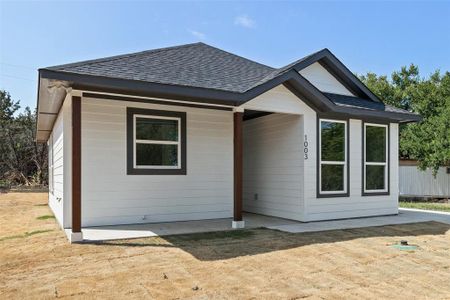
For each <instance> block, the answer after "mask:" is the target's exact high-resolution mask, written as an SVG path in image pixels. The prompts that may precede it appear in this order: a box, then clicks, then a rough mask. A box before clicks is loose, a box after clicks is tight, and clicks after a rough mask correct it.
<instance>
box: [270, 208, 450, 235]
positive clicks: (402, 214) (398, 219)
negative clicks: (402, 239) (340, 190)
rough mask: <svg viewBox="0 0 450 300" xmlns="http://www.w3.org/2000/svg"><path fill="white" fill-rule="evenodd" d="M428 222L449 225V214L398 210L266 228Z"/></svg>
mask: <svg viewBox="0 0 450 300" xmlns="http://www.w3.org/2000/svg"><path fill="white" fill-rule="evenodd" d="M428 221H436V222H442V223H447V224H450V213H443V212H432V211H428V210H420V209H406V208H400V209H399V214H398V215H393V216H380V217H367V218H357V219H345V220H335V221H320V222H309V223H297V224H285V225H275V226H268V228H270V229H277V230H281V231H286V232H291V233H299V232H314V231H325V230H336V229H349V228H363V227H372V226H384V225H395V224H406V223H418V222H428Z"/></svg>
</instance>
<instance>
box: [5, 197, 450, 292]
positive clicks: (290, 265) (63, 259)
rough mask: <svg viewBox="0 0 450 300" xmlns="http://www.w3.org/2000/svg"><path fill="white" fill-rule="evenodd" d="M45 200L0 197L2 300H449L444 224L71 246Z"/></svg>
mask: <svg viewBox="0 0 450 300" xmlns="http://www.w3.org/2000/svg"><path fill="white" fill-rule="evenodd" d="M46 201H47V196H46V194H37V193H35V194H33V193H14V194H13V193H11V194H0V299H42V298H45V299H47V298H68V297H74V298H94V297H95V298H102V299H130V298H149V299H185V298H189V299H299V298H308V299H361V298H363V299H369V298H373V299H387V298H390V299H391V298H395V299H450V228H449V227H450V225H445V224H442V223H436V222H427V223H416V224H407V225H396V226H384V227H372V228H363V229H351V230H335V231H326V232H317V233H303V234H289V233H284V232H279V231H273V230H268V229H253V230H241V231H231V232H219V233H205V234H193V235H181V236H168V237H158V238H145V239H135V240H123V241H110V242H103V243H98V244H73V245H70V244H69V243H68V242H67V239H66V238H65V236H64V233H63V232H62V231H61V230H60V229H59V227H58V225H57V224H56V221H55V220H54V219H53V218H51V212H50V210H49V208H48V207H47V206H46ZM400 240H408V242H409V243H410V244H414V245H417V246H418V248H417V249H416V250H411V251H405V250H399V249H397V248H395V247H393V246H392V245H393V244H396V243H397V242H399V241H400Z"/></svg>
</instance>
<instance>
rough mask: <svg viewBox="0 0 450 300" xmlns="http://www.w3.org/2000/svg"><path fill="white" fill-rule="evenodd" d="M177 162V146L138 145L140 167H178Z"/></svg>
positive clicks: (137, 157)
mask: <svg viewBox="0 0 450 300" xmlns="http://www.w3.org/2000/svg"><path fill="white" fill-rule="evenodd" d="M177 161H178V146H177V145H161V144H139V143H137V144H136V165H138V166H139V165H140V166H142V165H144V166H177V164H178V163H177Z"/></svg>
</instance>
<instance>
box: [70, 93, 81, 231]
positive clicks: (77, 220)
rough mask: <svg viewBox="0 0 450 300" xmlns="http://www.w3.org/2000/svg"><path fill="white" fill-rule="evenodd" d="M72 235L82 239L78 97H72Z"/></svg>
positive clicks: (79, 111) (79, 112) (79, 99)
mask: <svg viewBox="0 0 450 300" xmlns="http://www.w3.org/2000/svg"><path fill="white" fill-rule="evenodd" d="M72 233H79V235H80V237H81V97H78V96H72ZM75 239H76V240H78V239H79V238H77V237H75Z"/></svg>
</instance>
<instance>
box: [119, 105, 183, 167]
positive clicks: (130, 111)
mask: <svg viewBox="0 0 450 300" xmlns="http://www.w3.org/2000/svg"><path fill="white" fill-rule="evenodd" d="M134 115H149V116H161V117H174V118H179V119H180V132H179V135H180V139H181V140H180V149H181V153H180V159H181V162H180V168H176V169H161V168H135V166H134V134H135V132H134ZM126 135H127V175H186V173H187V171H186V165H187V162H186V156H187V155H186V112H179V111H166V110H156V109H146V108H135V107H127V133H126Z"/></svg>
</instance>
